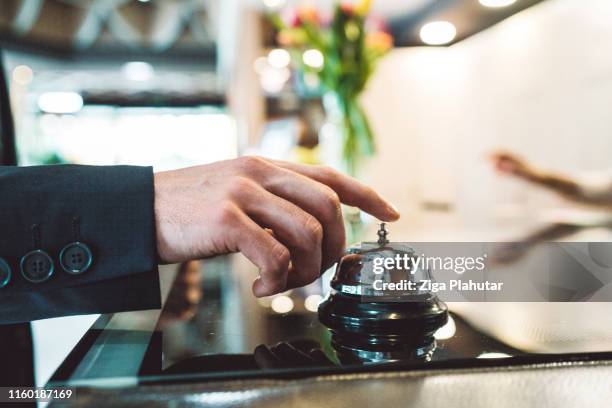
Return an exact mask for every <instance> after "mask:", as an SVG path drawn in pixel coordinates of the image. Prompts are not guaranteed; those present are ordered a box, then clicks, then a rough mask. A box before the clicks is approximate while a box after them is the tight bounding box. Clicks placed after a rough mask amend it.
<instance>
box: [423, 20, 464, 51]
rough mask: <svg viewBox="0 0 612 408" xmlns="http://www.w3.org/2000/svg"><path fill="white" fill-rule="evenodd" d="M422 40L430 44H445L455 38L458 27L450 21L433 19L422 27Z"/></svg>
mask: <svg viewBox="0 0 612 408" xmlns="http://www.w3.org/2000/svg"><path fill="white" fill-rule="evenodd" d="M420 35H421V40H422V41H423V42H424V43H425V44H428V45H443V44H448V43H449V42H451V41H453V40H454V39H455V36H456V35H457V29H456V28H455V26H454V25H453V24H452V23H449V22H448V21H432V22H431V23H427V24H425V25H424V26H423V27H421V32H420Z"/></svg>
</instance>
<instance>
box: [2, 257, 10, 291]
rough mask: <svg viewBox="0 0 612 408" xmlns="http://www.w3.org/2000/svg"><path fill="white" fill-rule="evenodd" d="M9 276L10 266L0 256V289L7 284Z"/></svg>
mask: <svg viewBox="0 0 612 408" xmlns="http://www.w3.org/2000/svg"><path fill="white" fill-rule="evenodd" d="M11 276H12V272H11V267H10V266H9V264H8V263H7V262H6V261H5V260H4V259H2V258H0V289H1V288H3V287H5V286H6V285H8V284H9V282H10V281H11Z"/></svg>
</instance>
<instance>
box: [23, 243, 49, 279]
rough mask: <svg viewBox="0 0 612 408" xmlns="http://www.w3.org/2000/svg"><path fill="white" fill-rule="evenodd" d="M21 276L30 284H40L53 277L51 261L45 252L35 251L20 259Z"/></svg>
mask: <svg viewBox="0 0 612 408" xmlns="http://www.w3.org/2000/svg"><path fill="white" fill-rule="evenodd" d="M20 267H21V275H22V276H23V277H24V278H25V279H26V280H28V281H30V282H32V283H41V282H44V281H46V280H47V279H49V278H50V277H51V275H53V259H51V257H50V256H49V254H47V253H46V252H45V251H42V250H40V249H37V250H35V251H32V252H28V253H27V254H25V255H24V256H23V258H21V263H20Z"/></svg>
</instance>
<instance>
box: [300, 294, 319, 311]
mask: <svg viewBox="0 0 612 408" xmlns="http://www.w3.org/2000/svg"><path fill="white" fill-rule="evenodd" d="M322 300H323V297H322V296H321V295H310V296H308V297H306V299H305V300H304V307H305V308H306V310H308V311H309V312H316V311H317V310H318V309H319V303H321V301H322Z"/></svg>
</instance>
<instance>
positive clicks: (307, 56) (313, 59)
mask: <svg viewBox="0 0 612 408" xmlns="http://www.w3.org/2000/svg"><path fill="white" fill-rule="evenodd" d="M302 60H303V61H304V64H306V65H308V66H309V67H311V68H314V69H320V68H322V67H323V63H324V62H325V58H324V57H323V54H322V53H321V51H319V50H316V49H314V48H313V49H310V50H306V51H304V54H303V55H302Z"/></svg>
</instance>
